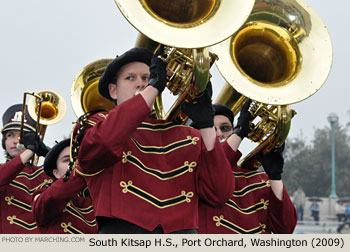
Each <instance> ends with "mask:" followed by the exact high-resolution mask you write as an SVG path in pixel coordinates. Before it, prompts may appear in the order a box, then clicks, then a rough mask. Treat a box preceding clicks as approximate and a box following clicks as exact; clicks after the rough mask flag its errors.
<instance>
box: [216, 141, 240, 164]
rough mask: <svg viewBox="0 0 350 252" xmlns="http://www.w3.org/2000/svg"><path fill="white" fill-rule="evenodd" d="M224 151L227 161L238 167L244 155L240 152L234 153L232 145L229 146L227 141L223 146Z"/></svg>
mask: <svg viewBox="0 0 350 252" xmlns="http://www.w3.org/2000/svg"><path fill="white" fill-rule="evenodd" d="M221 146H222V149H223V150H224V152H225V156H226V158H227V160H228V161H229V162H230V164H231V166H232V167H234V166H237V162H238V160H239V159H240V158H241V156H242V153H241V152H240V151H234V150H233V149H232V148H231V147H230V145H228V143H227V141H225V142H223V143H222V144H221Z"/></svg>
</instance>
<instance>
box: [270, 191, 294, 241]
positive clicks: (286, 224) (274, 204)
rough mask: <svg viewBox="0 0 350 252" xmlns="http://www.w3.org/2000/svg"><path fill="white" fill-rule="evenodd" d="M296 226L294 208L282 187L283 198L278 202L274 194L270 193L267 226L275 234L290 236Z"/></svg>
mask: <svg viewBox="0 0 350 252" xmlns="http://www.w3.org/2000/svg"><path fill="white" fill-rule="evenodd" d="M296 224H297V214H296V210H295V207H294V205H293V203H292V201H291V199H290V197H289V195H288V192H287V190H286V188H285V187H283V198H282V200H279V199H278V198H277V197H276V196H275V194H274V193H273V192H272V190H271V193H270V205H269V226H270V227H271V230H272V232H273V233H275V234H292V233H293V231H294V228H295V226H296Z"/></svg>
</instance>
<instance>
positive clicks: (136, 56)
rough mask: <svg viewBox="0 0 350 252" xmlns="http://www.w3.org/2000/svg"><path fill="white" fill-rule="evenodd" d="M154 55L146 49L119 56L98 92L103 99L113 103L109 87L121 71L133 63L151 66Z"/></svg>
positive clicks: (131, 50)
mask: <svg viewBox="0 0 350 252" xmlns="http://www.w3.org/2000/svg"><path fill="white" fill-rule="evenodd" d="M152 56H153V53H152V52H151V51H150V50H148V49H146V48H132V49H130V50H129V51H127V52H125V53H124V54H122V55H120V56H117V57H116V58H115V59H114V60H113V61H112V62H111V63H109V65H108V66H107V68H106V70H105V71H104V73H103V74H102V76H101V78H100V80H99V84H98V91H99V92H100V94H101V95H102V96H103V97H106V98H107V99H109V100H111V101H113V98H112V97H111V96H110V95H109V89H108V85H109V84H110V83H112V82H113V78H114V77H115V76H116V74H117V73H118V72H119V70H120V69H121V68H122V67H123V66H125V65H126V64H129V63H131V62H142V63H145V64H146V65H148V66H150V65H151V59H152Z"/></svg>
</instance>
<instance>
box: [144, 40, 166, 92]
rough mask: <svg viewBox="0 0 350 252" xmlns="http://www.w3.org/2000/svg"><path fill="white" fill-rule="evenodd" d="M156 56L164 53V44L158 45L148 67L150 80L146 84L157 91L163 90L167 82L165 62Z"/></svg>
mask: <svg viewBox="0 0 350 252" xmlns="http://www.w3.org/2000/svg"><path fill="white" fill-rule="evenodd" d="M158 56H163V57H165V55H164V45H160V47H159V48H158V50H157V51H156V53H155V54H154V55H153V58H152V61H151V67H150V80H149V82H148V85H150V86H153V87H155V88H156V89H158V92H159V93H161V92H163V90H164V88H165V85H166V83H167V78H166V77H167V72H166V63H165V62H164V61H163V60H162V59H160V58H159V57H158Z"/></svg>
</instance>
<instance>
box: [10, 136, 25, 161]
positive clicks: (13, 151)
mask: <svg viewBox="0 0 350 252" xmlns="http://www.w3.org/2000/svg"><path fill="white" fill-rule="evenodd" d="M19 135H20V131H19V130H9V131H7V132H6V133H5V147H6V151H7V153H8V154H9V155H10V156H11V157H17V156H18V155H20V154H21V153H23V152H24V151H25V149H21V150H19V149H17V143H18V139H19Z"/></svg>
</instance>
